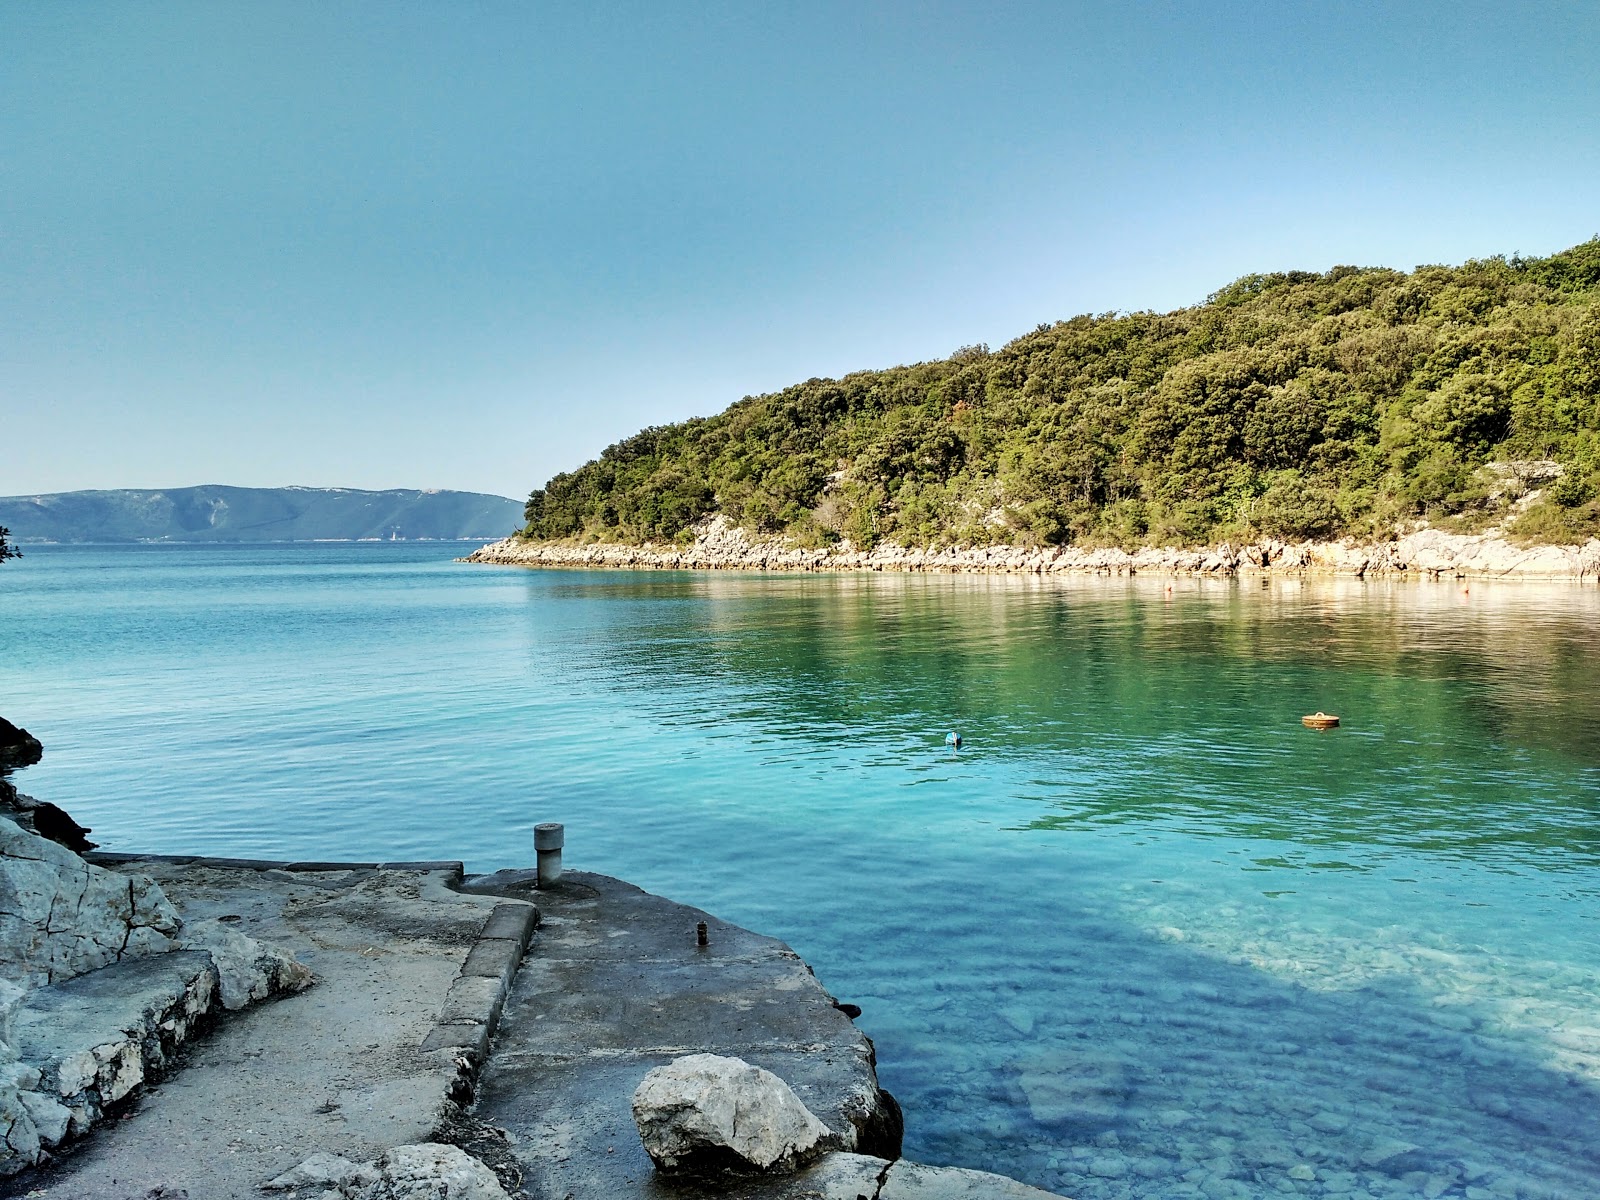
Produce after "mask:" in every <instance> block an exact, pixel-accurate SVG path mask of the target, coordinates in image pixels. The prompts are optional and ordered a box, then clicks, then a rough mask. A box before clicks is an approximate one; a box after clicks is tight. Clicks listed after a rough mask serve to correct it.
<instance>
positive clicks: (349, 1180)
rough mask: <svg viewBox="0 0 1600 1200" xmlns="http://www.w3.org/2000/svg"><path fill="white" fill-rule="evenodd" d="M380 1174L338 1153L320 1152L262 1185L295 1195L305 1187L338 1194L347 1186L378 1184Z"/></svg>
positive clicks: (372, 1168)
mask: <svg viewBox="0 0 1600 1200" xmlns="http://www.w3.org/2000/svg"><path fill="white" fill-rule="evenodd" d="M379 1178H380V1172H379V1171H378V1169H377V1168H376V1167H373V1166H370V1165H368V1164H366V1163H353V1162H351V1161H350V1160H349V1159H348V1158H341V1157H340V1156H339V1155H337V1154H329V1153H327V1152H326V1151H318V1152H317V1153H316V1154H313V1155H312V1156H311V1157H310V1158H308V1159H306V1160H305V1162H303V1163H301V1164H300V1165H299V1166H297V1167H291V1168H290V1169H289V1170H287V1171H285V1172H284V1173H283V1174H282V1175H279V1176H278V1177H277V1178H275V1179H269V1180H268V1181H267V1182H266V1183H263V1184H262V1185H261V1187H262V1189H263V1190H264V1191H268V1192H293V1191H299V1190H301V1189H302V1188H321V1189H323V1190H324V1191H328V1190H333V1191H337V1190H338V1189H340V1188H343V1187H345V1186H346V1185H350V1186H359V1187H362V1188H365V1187H369V1186H370V1185H372V1184H374V1183H376V1182H378V1179H379Z"/></svg>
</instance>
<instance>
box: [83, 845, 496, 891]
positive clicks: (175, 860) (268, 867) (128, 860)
mask: <svg viewBox="0 0 1600 1200" xmlns="http://www.w3.org/2000/svg"><path fill="white" fill-rule="evenodd" d="M83 859H84V861H85V862H89V863H93V864H94V865H95V866H97V867H123V866H129V865H132V864H136V863H141V862H148V863H170V864H171V865H173V866H179V867H215V868H217V869H218V870H224V871H302V872H310V871H429V872H435V871H436V872H439V873H441V874H444V875H446V876H448V877H449V882H450V883H451V884H452V885H454V884H457V883H460V882H461V880H462V879H464V878H465V877H466V864H464V863H462V862H460V861H459V860H456V859H449V858H441V859H417V860H410V861H403V862H318V861H314V860H294V861H287V860H281V859H275V858H210V857H207V856H205V855H200V854H138V853H132V854H130V853H124V852H118V851H105V850H92V851H90V852H89V853H87V854H85V855H83Z"/></svg>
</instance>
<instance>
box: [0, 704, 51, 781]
mask: <svg viewBox="0 0 1600 1200" xmlns="http://www.w3.org/2000/svg"><path fill="white" fill-rule="evenodd" d="M43 756H44V747H43V746H42V745H40V744H39V739H38V738H36V737H34V736H33V734H31V733H29V732H28V731H27V730H26V729H22V728H19V727H18V726H16V725H13V724H12V723H11V722H10V721H8V720H6V719H5V718H4V717H0V770H8V771H9V770H13V769H15V768H17V767H31V766H33V764H34V763H36V762H38V761H39V759H40V758H42V757H43Z"/></svg>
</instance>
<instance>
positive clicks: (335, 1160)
mask: <svg viewBox="0 0 1600 1200" xmlns="http://www.w3.org/2000/svg"><path fill="white" fill-rule="evenodd" d="M261 1187H262V1189H263V1190H265V1191H269V1192H293V1193H296V1194H298V1193H300V1192H302V1191H304V1192H308V1193H310V1194H312V1195H315V1196H317V1197H318V1198H319V1200H439V1197H442V1196H447V1197H449V1200H511V1197H510V1196H509V1195H507V1193H506V1190H505V1189H504V1188H503V1187H501V1186H500V1181H499V1180H498V1179H496V1178H495V1174H494V1172H493V1171H491V1170H489V1168H488V1167H486V1166H484V1165H483V1163H481V1162H479V1161H478V1160H477V1159H475V1158H473V1157H472V1156H471V1155H470V1154H468V1153H466V1152H465V1151H464V1150H461V1149H460V1148H459V1147H456V1146H446V1145H442V1144H440V1143H438V1142H423V1143H419V1144H416V1145H410V1146H395V1147H394V1148H393V1149H391V1150H389V1151H387V1152H386V1153H385V1154H384V1156H383V1157H382V1158H381V1159H379V1160H378V1161H377V1162H376V1163H353V1162H351V1161H350V1160H349V1159H347V1158H340V1157H339V1156H338V1155H337V1154H328V1153H325V1152H324V1153H318V1154H313V1155H312V1156H311V1157H310V1158H308V1159H306V1160H305V1162H303V1163H301V1164H300V1165H299V1166H297V1167H294V1168H292V1169H290V1170H288V1171H285V1172H284V1173H283V1174H282V1175H279V1176H278V1177H277V1178H275V1179H271V1180H269V1181H268V1182H266V1183H264V1184H262V1185H261Z"/></svg>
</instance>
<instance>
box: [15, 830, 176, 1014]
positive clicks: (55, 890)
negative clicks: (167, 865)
mask: <svg viewBox="0 0 1600 1200" xmlns="http://www.w3.org/2000/svg"><path fill="white" fill-rule="evenodd" d="M65 913H72V914H73V916H72V919H71V920H65V921H64V920H62V914H65ZM182 926H183V921H182V919H181V918H180V917H179V916H178V913H177V910H176V909H174V908H173V907H172V905H171V904H170V903H169V902H168V901H167V898H166V896H165V895H164V894H163V893H162V891H161V889H160V888H159V887H158V886H157V885H156V884H155V882H154V881H153V880H151V879H150V878H149V877H147V876H144V875H118V874H116V873H115V872H112V871H107V870H104V869H103V868H100V867H95V866H90V865H89V864H88V863H86V862H84V861H83V859H81V858H79V857H78V856H77V855H76V854H74V853H73V852H72V851H70V850H68V849H67V848H66V847H64V846H59V845H57V844H56V843H55V842H52V841H49V840H47V839H45V838H42V837H39V836H38V835H37V834H34V833H30V832H28V831H27V830H25V829H23V828H21V827H20V826H19V825H17V823H16V822H15V821H11V820H8V819H6V818H4V817H0V978H4V979H7V980H9V981H11V982H12V983H17V984H21V985H22V986H24V987H32V986H37V985H39V984H45V983H51V982H54V981H57V980H61V979H70V978H72V977H73V976H75V975H82V974H83V973H84V972H85V971H92V970H94V969H95V968H97V967H103V966H105V965H106V964H107V963H113V962H119V961H121V960H123V959H126V958H136V957H140V956H142V955H146V954H157V953H161V952H163V951H166V950H171V949H173V948H174V946H175V943H174V941H173V938H174V936H175V935H176V934H177V933H178V931H179V929H181V928H182Z"/></svg>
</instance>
